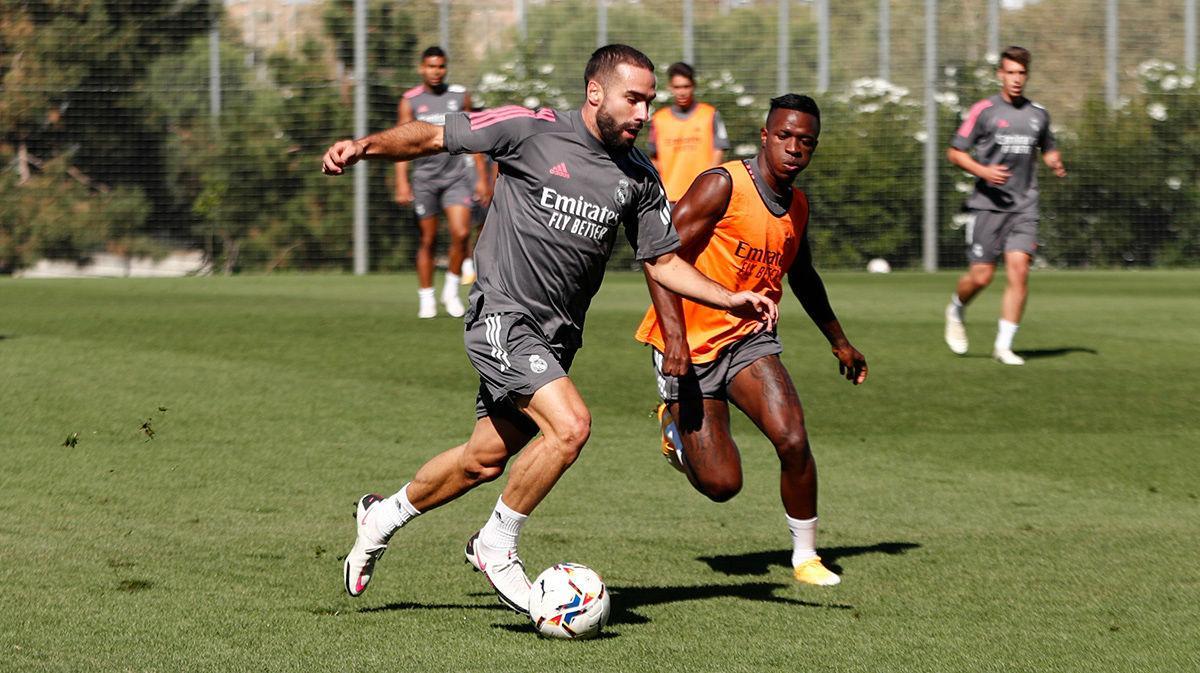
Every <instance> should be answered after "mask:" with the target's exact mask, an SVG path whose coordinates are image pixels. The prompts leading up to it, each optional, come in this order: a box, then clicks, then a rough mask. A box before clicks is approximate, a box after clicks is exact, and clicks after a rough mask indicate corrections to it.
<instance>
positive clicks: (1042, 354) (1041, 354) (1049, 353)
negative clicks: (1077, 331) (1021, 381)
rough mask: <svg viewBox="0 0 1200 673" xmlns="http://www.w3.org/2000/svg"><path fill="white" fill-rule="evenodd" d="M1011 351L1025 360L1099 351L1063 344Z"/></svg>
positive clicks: (982, 357)
mask: <svg viewBox="0 0 1200 673" xmlns="http://www.w3.org/2000/svg"><path fill="white" fill-rule="evenodd" d="M1013 352H1014V353H1016V354H1017V355H1020V356H1021V357H1023V358H1025V359H1026V360H1036V359H1038V358H1061V357H1063V356H1065V355H1071V354H1072V353H1087V354H1088V355H1099V354H1100V351H1098V350H1096V349H1095V348H1088V347H1086V346H1063V347H1061V348H1028V349H1025V350H1014V351H1013ZM959 357H961V358H975V359H980V360H990V359H992V356H991V354H990V353H983V352H980V353H967V354H966V355H960V356H959Z"/></svg>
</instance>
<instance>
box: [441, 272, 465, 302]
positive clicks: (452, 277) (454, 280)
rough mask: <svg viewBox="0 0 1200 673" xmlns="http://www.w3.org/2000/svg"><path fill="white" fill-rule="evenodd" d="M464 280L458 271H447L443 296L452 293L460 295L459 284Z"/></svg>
mask: <svg viewBox="0 0 1200 673" xmlns="http://www.w3.org/2000/svg"><path fill="white" fill-rule="evenodd" d="M460 281H462V277H461V276H459V275H458V274H457V273H449V272H447V273H446V284H445V285H443V286H442V296H443V297H448V296H450V295H454V296H458V285H459V282H460Z"/></svg>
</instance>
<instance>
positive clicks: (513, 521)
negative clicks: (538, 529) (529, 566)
mask: <svg viewBox="0 0 1200 673" xmlns="http://www.w3.org/2000/svg"><path fill="white" fill-rule="evenodd" d="M528 518H529V515H528V514H521V513H520V512H517V511H514V510H512V509H511V508H509V506H508V505H505V504H504V496H500V497H499V498H497V499H496V508H495V509H493V510H492V515H491V516H489V517H488V520H487V523H486V524H484V525H483V529H482V530H480V531H479V541H480V542H482V543H483V545H484V546H486V547H490V548H491V549H494V550H496V551H509V550H511V549H516V548H517V538H519V537H520V536H521V527H522V526H524V525H525V520H526V519H528Z"/></svg>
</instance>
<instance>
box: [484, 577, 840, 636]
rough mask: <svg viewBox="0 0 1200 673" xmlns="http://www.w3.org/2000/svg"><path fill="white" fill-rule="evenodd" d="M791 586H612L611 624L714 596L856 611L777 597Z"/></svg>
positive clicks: (518, 627) (516, 628)
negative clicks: (648, 610) (665, 606)
mask: <svg viewBox="0 0 1200 673" xmlns="http://www.w3.org/2000/svg"><path fill="white" fill-rule="evenodd" d="M788 587H789V585H786V584H779V583H777V582H747V583H745V584H698V585H693V586H673V587H609V590H610V591H611V592H612V614H611V615H609V618H608V625H609V626H620V625H622V624H648V623H650V621H651V620H650V618H649V617H646V616H645V615H642V614H639V613H638V610H639V609H640V608H644V607H647V606H650V605H663V604H665V603H681V602H683V601H704V600H709V599H713V598H741V599H744V600H748V601H757V602H760V603H776V604H779V605H794V606H797V607H804V608H824V609H826V610H853V609H854V606H853V605H847V604H845V603H815V602H812V601H802V600H798V599H795V598H789V597H787V596H776V595H775V592H776V591H779V590H780V589H787V588H788ZM493 628H497V629H501V630H504V631H512V632H526V631H528V630H529V625H528V624H494V625H493ZM601 637H608V638H614V637H616V634H614V633H602V634H601Z"/></svg>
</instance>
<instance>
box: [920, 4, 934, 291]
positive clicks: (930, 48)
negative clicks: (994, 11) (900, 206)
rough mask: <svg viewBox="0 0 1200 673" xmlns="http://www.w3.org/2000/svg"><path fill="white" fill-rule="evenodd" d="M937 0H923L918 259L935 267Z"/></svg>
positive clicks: (929, 268) (926, 264)
mask: <svg viewBox="0 0 1200 673" xmlns="http://www.w3.org/2000/svg"><path fill="white" fill-rule="evenodd" d="M937 6H938V3H937V0H925V223H924V224H925V226H924V231H923V236H922V246H921V247H922V260H923V261H924V264H925V270H926V271H937V268H938V259H937V234H938V231H937V218H938V212H937V210H938V208H937V206H938V203H937V174H938V170H937V147H938V135H937V100H935V98H934V94H935V93H936V90H935V87H936V86H937Z"/></svg>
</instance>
